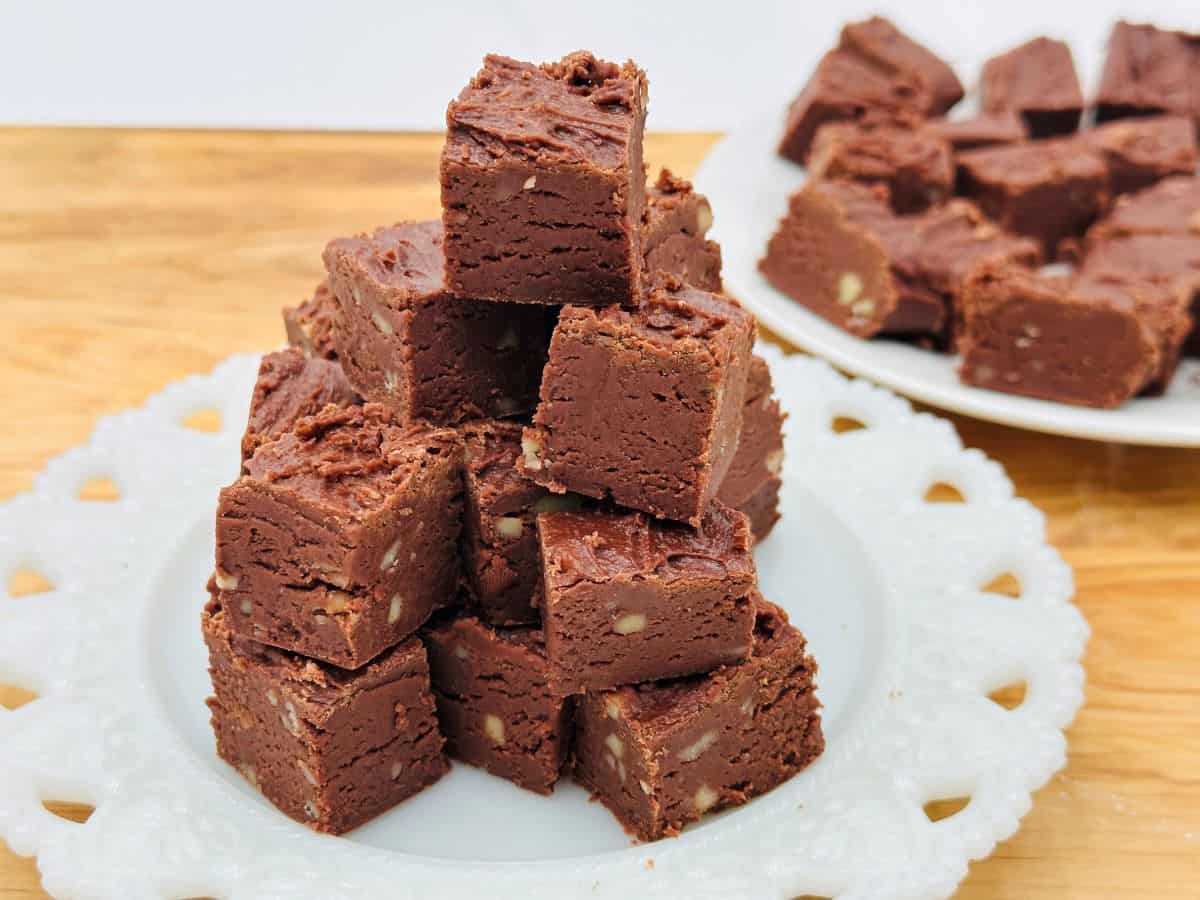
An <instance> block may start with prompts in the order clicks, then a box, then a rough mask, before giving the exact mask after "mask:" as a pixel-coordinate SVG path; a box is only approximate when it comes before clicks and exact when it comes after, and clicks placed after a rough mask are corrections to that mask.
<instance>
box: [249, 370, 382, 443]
mask: <svg viewBox="0 0 1200 900" xmlns="http://www.w3.org/2000/svg"><path fill="white" fill-rule="evenodd" d="M359 402H360V401H359V399H358V395H357V394H355V393H354V389H353V388H352V387H350V382H348V381H347V380H346V376H345V374H344V373H343V372H342V367H341V366H339V365H338V364H337V362H336V361H334V360H330V359H326V358H324V357H320V356H305V355H304V353H302V352H301V351H300V350H297V349H295V348H294V347H293V348H289V349H287V350H279V351H277V352H275V353H268V354H267V355H266V356H264V357H263V359H262V363H261V364H260V365H259V369H258V380H257V381H255V382H254V395H253V396H252V397H251V399H250V419H249V421H248V422H247V423H246V431H245V433H244V434H243V435H242V463H243V464H245V462H246V460H248V459H249V458H250V457H251V456H253V455H254V451H255V450H256V449H258V446H259V445H260V444H262V443H263V442H264V441H267V440H270V439H271V438H275V437H278V436H279V435H281V434H283V433H284V432H286V431H290V430H291V428H292V426H293V425H295V424H296V422H297V421H299V420H300V419H302V418H303V417H304V416H311V415H315V414H316V413H319V412H320V411H321V410H323V409H324V408H325V407H326V406H328V405H330V404H332V405H334V406H353V405H355V404H357V403H359Z"/></svg>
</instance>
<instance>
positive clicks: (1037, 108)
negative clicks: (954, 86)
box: [979, 37, 1083, 138]
mask: <svg viewBox="0 0 1200 900" xmlns="http://www.w3.org/2000/svg"><path fill="white" fill-rule="evenodd" d="M979 82H980V83H979V93H980V106H981V107H982V108H983V111H984V112H985V113H1001V112H1015V113H1017V114H1019V115H1020V116H1021V117H1022V118H1023V119H1024V120H1025V124H1026V125H1027V126H1028V127H1029V133H1030V134H1031V135H1032V136H1033V137H1035V138H1046V137H1053V136H1054V135H1062V134H1070V133H1071V132H1073V131H1074V130H1075V129H1076V128H1078V127H1079V119H1080V117H1081V116H1082V114H1083V91H1082V90H1081V89H1080V87H1079V76H1078V75H1076V74H1075V61H1074V59H1073V58H1072V57H1071V48H1070V47H1068V46H1067V45H1066V44H1065V43H1063V42H1062V41H1055V40H1051V39H1050V38H1045V37H1039V38H1034V39H1033V40H1031V41H1029V42H1027V43H1024V44H1022V45H1021V46H1019V47H1015V48H1014V49H1012V50H1010V51H1008V52H1007V53H1004V54H1001V55H1000V56H994V57H992V58H991V59H989V60H988V61H987V62H986V63H984V65H983V74H982V75H981V76H980V79H979Z"/></svg>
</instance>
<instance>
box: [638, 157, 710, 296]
mask: <svg viewBox="0 0 1200 900" xmlns="http://www.w3.org/2000/svg"><path fill="white" fill-rule="evenodd" d="M712 221H713V215H712V207H711V206H709V204H708V198H706V197H705V196H704V195H703V194H697V193H696V192H695V191H693V190H692V183H691V182H690V181H686V180H684V179H682V178H676V177H675V176H674V175H672V174H671V173H670V172H669V171H668V170H666V169H663V170H662V171H661V172H659V174H658V181H657V182H655V183H654V185H653V186H651V187H650V188H648V189H647V191H646V227H645V234H644V236H643V246H644V247H645V252H646V274H647V277H649V278H651V279H653V278H654V277H655V276H656V275H657V274H659V273H664V272H665V273H666V274H668V275H674V276H675V277H677V278H678V279H679V280H680V281H683V282H684V283H686V284H690V285H691V286H692V287H694V288H699V289H700V290H702V291H711V292H712V293H719V292H720V290H721V245H720V244H718V243H717V242H716V241H710V240H707V239H706V238H705V235H706V234H708V229H709V228H711V227H712Z"/></svg>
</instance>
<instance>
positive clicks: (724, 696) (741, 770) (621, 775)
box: [575, 598, 825, 841]
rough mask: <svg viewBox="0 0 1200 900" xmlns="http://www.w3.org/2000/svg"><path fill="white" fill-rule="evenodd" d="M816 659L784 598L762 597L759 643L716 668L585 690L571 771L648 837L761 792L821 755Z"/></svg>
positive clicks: (666, 832)
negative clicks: (735, 661) (781, 604)
mask: <svg viewBox="0 0 1200 900" xmlns="http://www.w3.org/2000/svg"><path fill="white" fill-rule="evenodd" d="M816 669H817V667H816V663H815V662H813V660H812V657H810V656H809V655H808V652H807V648H806V642H805V639H804V636H803V635H802V634H801V633H800V632H799V631H797V630H796V629H795V628H794V627H793V626H791V625H790V624H789V623H788V621H787V616H786V615H785V614H784V612H783V611H782V610H781V609H779V608H778V607H776V606H774V605H772V604H770V603H767V602H765V601H763V600H762V599H761V598H757V602H756V620H755V627H754V655H753V656H752V657H751V658H750V660H749V661H747V662H745V663H743V664H742V665H737V666H724V667H722V668H720V669H718V670H716V671H715V672H713V673H712V674H710V675H698V676H693V677H690V678H681V679H677V680H674V681H660V682H655V683H648V684H638V685H632V686H626V687H620V688H617V689H616V690H614V691H600V692H589V693H588V694H587V695H586V696H585V697H584V698H583V700H582V701H581V703H580V706H579V710H578V712H577V714H576V732H575V777H576V779H577V780H579V781H580V782H581V783H582V784H583V785H584V786H585V787H587V788H588V789H589V790H590V791H591V792H592V793H593V795H594V796H596V797H597V798H598V799H599V800H600V801H601V802H602V803H603V804H604V805H605V806H607V807H608V808H609V810H611V811H612V813H613V814H614V815H615V816H616V817H617V819H618V820H619V821H620V822H621V824H622V825H623V826H624V827H625V829H626V830H627V831H629V832H631V833H633V834H634V835H636V836H637V837H638V838H639V839H641V840H644V841H652V840H656V839H658V838H661V837H665V836H669V835H675V834H678V833H679V831H680V829H681V828H683V826H684V825H685V824H687V823H688V822H694V821H696V820H698V819H700V818H701V817H702V816H703V815H704V814H705V813H708V812H711V811H714V810H717V809H721V808H722V807H727V806H736V805H739V804H742V803H745V802H746V801H748V800H750V799H751V798H753V797H756V796H758V795H760V794H763V793H766V792H767V791H769V790H771V789H772V788H774V787H776V786H778V785H779V784H781V783H782V782H784V781H786V780H787V779H788V778H791V777H792V776H793V775H795V774H796V773H797V772H799V771H800V770H801V769H804V768H805V767H807V766H808V765H809V764H810V763H812V761H813V760H815V759H816V758H817V757H818V756H820V755H821V752H822V751H823V750H824V747H825V740H824V736H823V733H822V730H821V714H820V707H821V704H820V702H819V701H818V700H817V697H816V694H815V693H814V685H813V679H814V676H815V674H816Z"/></svg>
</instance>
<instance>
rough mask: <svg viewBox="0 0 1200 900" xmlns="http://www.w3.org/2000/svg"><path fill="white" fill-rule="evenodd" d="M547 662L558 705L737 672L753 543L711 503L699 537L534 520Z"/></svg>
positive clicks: (633, 525) (610, 523) (602, 517)
mask: <svg viewBox="0 0 1200 900" xmlns="http://www.w3.org/2000/svg"><path fill="white" fill-rule="evenodd" d="M538 534H539V541H540V545H541V555H542V568H543V572H544V577H545V587H544V590H543V597H542V629H543V632H544V634H545V641H546V657H547V658H548V659H549V660H550V665H551V667H552V668H553V669H554V673H555V677H556V678H557V679H558V682H559V684H560V685H561V689H562V690H563V691H564V692H567V693H579V692H580V691H583V690H601V689H605V688H611V687H615V686H617V685H620V684H631V683H633V682H638V681H649V680H653V679H657V678H673V677H677V676H681V675H688V674H692V673H695V672H706V671H709V670H711V669H714V668H716V667H717V666H720V665H725V664H734V663H737V662H740V661H742V660H744V659H745V658H746V657H747V656H748V655H749V652H750V636H751V632H752V630H753V625H754V605H753V602H752V600H751V596H750V595H751V593H752V592H753V590H754V586H755V570H754V558H753V555H752V550H753V544H754V539H753V537H752V535H751V533H750V523H749V521H748V520H747V519H746V517H745V516H744V515H742V514H741V513H740V512H737V511H736V510H732V509H729V508H728V507H726V506H724V505H722V504H720V503H718V502H715V501H714V502H713V503H712V504H711V505H710V506H709V508H708V510H707V511H706V512H705V515H704V519H703V520H702V521H701V523H700V524H699V526H698V527H697V528H692V527H689V526H687V525H683V524H680V523H676V522H657V521H654V520H652V519H649V518H648V517H647V516H645V515H644V514H642V513H623V512H615V511H607V510H588V511H581V512H549V513H542V514H541V515H540V516H538Z"/></svg>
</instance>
